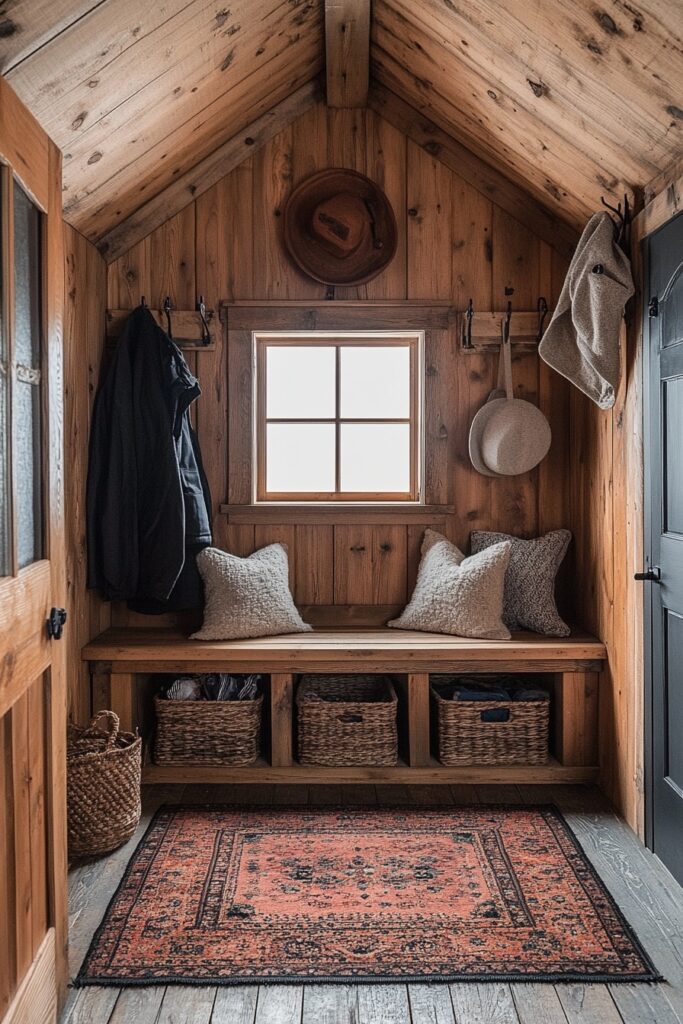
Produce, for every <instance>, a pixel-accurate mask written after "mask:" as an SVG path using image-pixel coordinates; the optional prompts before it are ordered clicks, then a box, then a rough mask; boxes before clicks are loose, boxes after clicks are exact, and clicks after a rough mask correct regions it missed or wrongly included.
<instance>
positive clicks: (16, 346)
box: [0, 167, 44, 576]
mask: <svg viewBox="0 0 683 1024" xmlns="http://www.w3.org/2000/svg"><path fill="white" fill-rule="evenodd" d="M0 220H1V221H2V226H3V230H2V231H1V232H0V235H1V237H2V245H1V246H0V248H1V249H2V252H1V257H2V259H1V266H2V272H1V273H0V576H9V575H16V572H17V570H20V569H23V568H25V567H26V566H28V565H30V564H31V563H33V562H36V561H38V560H40V559H41V558H42V557H43V525H44V524H43V512H42V508H43V495H42V457H41V440H42V429H43V428H42V422H41V407H42V401H43V396H42V387H41V375H42V374H41V367H42V338H41V334H42V295H41V285H42V272H43V266H42V244H41V237H42V227H43V226H42V214H41V211H40V210H39V209H38V207H37V206H36V205H35V203H33V201H32V200H31V199H30V198H29V196H28V194H27V193H26V192H25V191H24V189H23V188H22V187H21V185H20V184H19V182H18V181H16V180H15V179H14V178H13V177H12V174H11V171H10V169H9V168H8V167H3V168H2V169H1V170H0Z"/></svg>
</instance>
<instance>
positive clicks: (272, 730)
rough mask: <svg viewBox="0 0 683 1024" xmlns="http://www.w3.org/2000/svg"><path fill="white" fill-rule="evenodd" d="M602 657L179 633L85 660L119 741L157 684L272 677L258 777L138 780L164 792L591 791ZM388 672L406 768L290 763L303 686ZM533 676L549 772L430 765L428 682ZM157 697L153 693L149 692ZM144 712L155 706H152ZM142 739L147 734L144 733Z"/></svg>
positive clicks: (486, 644) (574, 643)
mask: <svg viewBox="0 0 683 1024" xmlns="http://www.w3.org/2000/svg"><path fill="white" fill-rule="evenodd" d="M605 657H606V653H605V647H604V645H603V644H602V643H601V642H600V641H599V640H596V639H595V638H594V637H592V636H589V635H588V634H586V633H583V632H580V631H576V632H574V633H573V634H572V635H571V636H570V637H567V638H561V639H557V638H552V637H543V636H538V635H537V634H534V633H516V634H514V635H513V637H512V639H511V640H469V639H465V638H463V637H452V636H443V635H441V634H439V633H417V632H409V631H404V630H394V629H387V628H386V627H385V628H374V629H365V628H363V629H361V628H351V627H345V628H338V629H323V630H316V631H315V632H313V633H296V634H290V635H287V636H276V637H263V638H259V639H254V640H230V641H213V640H209V641H199V640H189V639H188V638H187V636H186V635H185V634H183V633H180V632H177V631H174V630H172V629H159V628H157V629H150V628H147V627H128V628H114V629H110V630H107V631H106V632H105V633H102V634H101V636H98V637H97V638H96V639H94V640H92V641H91V642H90V643H89V644H87V645H86V647H85V648H84V649H83V658H84V660H85V661H87V662H89V666H90V672H91V677H92V694H93V698H92V701H93V707H95V708H102V707H110V708H112V710H114V711H115V712H116V713H117V714H118V716H119V718H120V719H121V724H122V727H123V728H124V729H127V730H131V729H134V728H136V727H138V726H139V725H141V723H142V722H143V721H144V719H145V717H146V715H145V712H144V707H143V705H144V702H145V699H146V700H147V701H149V697H150V686H149V685H146V684H144V682H143V681H144V679H145V678H146V677H147V676H149V675H150V674H153V673H173V672H260V673H264V675H267V682H266V705H267V710H266V720H267V722H268V728H267V729H266V734H267V751H266V755H265V757H264V758H262V759H261V760H259V762H258V763H257V764H255V765H251V766H248V767H243V768H231V767H225V768H216V767H203V766H201V765H179V766H177V767H176V766H163V767H162V766H159V765H155V764H153V763H152V762H151V761H148V763H147V764H146V766H145V769H144V775H143V778H144V780H145V781H147V782H159V783H187V782H194V783H201V784H205V783H226V782H227V783H230V784H233V783H237V782H244V783H254V782H263V783H269V784H270V783H289V784H291V783H296V782H300V783H302V784H305V785H308V784H310V783H327V784H341V783H359V782H362V783H378V782H384V783H401V784H406V783H410V782H414V783H436V782H440V783H460V782H469V783H474V782H480V783H483V782H491V783H498V782H510V783H548V784H552V783H558V782H570V783H576V782H592V781H594V780H595V779H596V777H597V767H596V762H597V747H598V681H599V672H600V669H601V668H602V666H603V664H604V660H605ZM302 672H390V673H391V674H392V676H393V678H394V680H395V684H396V687H397V689H398V691H399V694H400V695H401V703H400V714H399V726H400V732H401V735H402V750H403V753H402V756H401V760H400V762H399V764H398V765H396V766H395V767H381V768H380V767H340V768H324V767H316V766H308V767H304V766H302V765H299V764H297V762H296V759H295V753H294V734H295V729H294V717H295V691H296V678H295V677H296V675H297V673H302ZM440 672H445V673H450V672H454V673H455V672H468V673H476V672H534V673H542V674H543V675H544V677H545V678H544V680H543V681H544V683H546V684H549V685H550V687H551V689H552V694H553V712H552V749H553V754H554V756H553V757H551V759H550V760H549V762H548V764H547V765H539V766H531V765H509V766H501V767H495V766H494V767H491V766H472V767H459V768H452V767H451V768H449V767H445V766H444V765H441V764H439V762H438V761H436V760H435V759H434V757H433V749H432V738H431V731H432V725H433V713H432V709H431V707H430V689H429V682H430V673H440ZM151 689H154V686H152V687H151ZM147 706H148V705H147ZM143 731H144V730H143Z"/></svg>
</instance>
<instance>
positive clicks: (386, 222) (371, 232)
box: [284, 168, 398, 285]
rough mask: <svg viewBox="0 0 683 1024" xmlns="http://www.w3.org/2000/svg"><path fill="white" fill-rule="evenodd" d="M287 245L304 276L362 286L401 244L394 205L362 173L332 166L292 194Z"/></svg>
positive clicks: (287, 209) (287, 216) (286, 216)
mask: <svg viewBox="0 0 683 1024" xmlns="http://www.w3.org/2000/svg"><path fill="white" fill-rule="evenodd" d="M284 241H285V245H286V247H287V249H288V251H289V254H290V256H291V257H292V259H293V260H294V262H295V263H296V264H297V266H298V267H299V268H300V269H301V270H303V272H304V273H305V274H307V275H308V276H309V277H312V278H313V279H314V280H316V281H321V282H322V283H323V284H330V285H356V284H364V283H365V282H367V281H371V280H372V278H373V277H377V275H378V274H380V273H381V272H382V271H383V270H384V268H385V267H386V266H387V265H388V264H389V263H390V262H391V260H392V259H393V257H394V255H395V253H396V246H397V241H398V231H397V228H396V218H395V217H394V211H393V210H392V208H391V203H390V202H389V200H388V199H387V197H386V196H385V194H384V192H383V191H382V189H381V188H380V187H379V185H377V184H376V182H374V181H372V180H371V179H370V178H367V177H366V176H365V175H364V174H360V173H359V172H358V171H352V170H346V169H344V168H330V169H328V170H325V171H320V172H318V173H317V174H313V175H311V177H309V178H306V179H305V180H304V181H302V182H301V183H300V184H299V185H297V187H296V188H295V189H294V190H293V191H292V193H291V194H290V196H289V198H288V200H287V204H286V206H285V211H284Z"/></svg>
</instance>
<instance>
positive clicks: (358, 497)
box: [252, 330, 424, 505]
mask: <svg viewBox="0 0 683 1024" xmlns="http://www.w3.org/2000/svg"><path fill="white" fill-rule="evenodd" d="M252 344H253V358H254V402H253V408H254V425H253V438H254V468H255V472H254V485H255V487H254V495H253V500H254V504H255V505H264V504H273V503H290V502H298V503H301V504H313V505H317V504H327V503H329V504H334V505H345V504H346V505H348V504H349V503H353V504H374V503H377V502H381V503H385V502H386V503H392V504H411V505H420V504H422V503H423V499H424V494H423V488H422V465H423V453H422V448H423V436H422V421H423V415H422V405H423V401H424V385H423V378H424V374H423V363H424V332H423V331H417V330H414V331H392V332H386V331H348V332H327V331H301V332H290V331H287V332H272V331H254V332H253V334H252ZM294 346H298V347H304V348H305V347H310V348H317V347H321V348H322V347H325V348H334V350H335V414H334V416H333V417H303V418H298V417H295V418H288V417H284V418H283V417H268V415H267V372H266V358H267V351H268V349H269V348H275V347H294ZM379 347H387V348H407V349H408V351H409V353H410V371H409V372H410V378H409V388H410V406H409V410H408V416H405V417H388V416H385V417H379V416H378V417H360V418H353V417H345V416H342V414H341V408H340V403H341V367H340V355H341V350H342V349H343V348H379ZM269 423H310V424H314V423H315V424H322V423H327V424H331V425H333V426H334V428H335V480H336V487H335V490H334V491H281V492H277V491H269V490H268V489H267V486H266V477H267V451H266V448H267V446H266V435H267V429H268V424H269ZM346 423H363V424H387V423H402V424H407V425H408V427H409V444H410V487H409V489H408V490H407V491H342V490H341V488H340V471H341V428H342V426H343V425H344V424H346Z"/></svg>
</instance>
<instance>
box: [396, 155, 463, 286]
mask: <svg viewBox="0 0 683 1024" xmlns="http://www.w3.org/2000/svg"><path fill="white" fill-rule="evenodd" d="M406 176H407V192H406V202H407V204H408V226H407V239H408V252H409V254H410V257H409V260H408V275H407V297H408V298H409V299H450V298H451V291H452V283H451V253H452V249H453V245H452V238H453V236H452V230H453V213H454V210H453V208H452V186H453V174H452V173H451V172H450V171H449V170H448V168H447V167H445V166H444V165H443V164H442V163H439V162H438V161H437V160H435V159H434V158H433V157H431V156H429V155H428V154H427V153H425V151H424V150H423V149H422V148H421V147H420V146H416V145H415V143H414V142H408V148H407V171H406Z"/></svg>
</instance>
